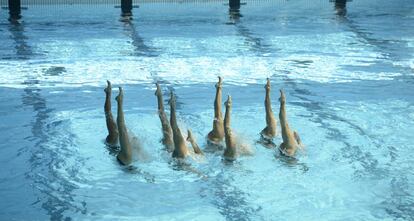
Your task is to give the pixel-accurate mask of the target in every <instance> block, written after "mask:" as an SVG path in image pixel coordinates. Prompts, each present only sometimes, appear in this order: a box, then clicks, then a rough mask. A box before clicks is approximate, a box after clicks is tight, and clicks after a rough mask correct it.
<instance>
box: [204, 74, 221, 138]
mask: <svg viewBox="0 0 414 221" xmlns="http://www.w3.org/2000/svg"><path fill="white" fill-rule="evenodd" d="M218 78H219V80H218V82H217V84H216V98H215V99H214V120H213V130H211V131H210V133H208V135H207V138H208V140H209V141H211V142H213V143H220V142H222V141H223V138H224V126H223V116H222V113H221V93H222V92H221V90H222V79H221V77H218Z"/></svg>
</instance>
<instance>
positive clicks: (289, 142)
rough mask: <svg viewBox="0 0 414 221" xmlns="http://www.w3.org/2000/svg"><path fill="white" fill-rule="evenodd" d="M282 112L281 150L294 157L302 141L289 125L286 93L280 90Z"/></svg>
mask: <svg viewBox="0 0 414 221" xmlns="http://www.w3.org/2000/svg"><path fill="white" fill-rule="evenodd" d="M279 100H280V111H279V121H280V126H281V128H282V139H283V143H282V144H280V147H279V148H280V150H281V152H282V153H283V154H285V155H287V156H290V157H293V156H294V155H295V154H296V151H297V150H298V148H300V146H301V141H300V138H299V135H298V134H297V133H296V131H295V132H293V131H292V130H291V129H290V127H289V124H288V121H287V116H286V108H285V105H286V97H285V93H284V92H283V91H282V90H280V99H279Z"/></svg>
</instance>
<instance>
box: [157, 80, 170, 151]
mask: <svg viewBox="0 0 414 221" xmlns="http://www.w3.org/2000/svg"><path fill="white" fill-rule="evenodd" d="M156 86H157V90H156V91H155V95H156V96H157V99H158V116H159V117H160V120H161V127H162V134H163V138H162V140H161V142H162V144H163V145H164V146H165V148H166V149H167V151H169V152H173V151H174V141H173V132H172V129H171V125H170V122H169V121H168V118H167V114H166V113H165V110H164V101H163V98H162V91H161V86H160V85H159V84H158V83H156Z"/></svg>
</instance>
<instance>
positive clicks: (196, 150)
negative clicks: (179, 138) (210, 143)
mask: <svg viewBox="0 0 414 221" xmlns="http://www.w3.org/2000/svg"><path fill="white" fill-rule="evenodd" d="M187 134H188V135H187V141H188V142H190V143H191V146H192V147H193V150H194V153H196V154H201V155H204V153H203V151H201V149H200V147H199V146H198V144H197V142H196V140H195V138H194V136H193V133H192V132H191V130H190V129H188V130H187Z"/></svg>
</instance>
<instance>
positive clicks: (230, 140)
mask: <svg viewBox="0 0 414 221" xmlns="http://www.w3.org/2000/svg"><path fill="white" fill-rule="evenodd" d="M231 105H232V101H231V96H230V95H229V96H228V98H227V101H226V102H225V106H226V113H225V116H224V134H225V141H226V149H225V150H224V154H223V156H224V159H226V160H234V159H236V153H237V152H236V141H235V138H234V136H233V134H232V131H231V126H230V114H231Z"/></svg>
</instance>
